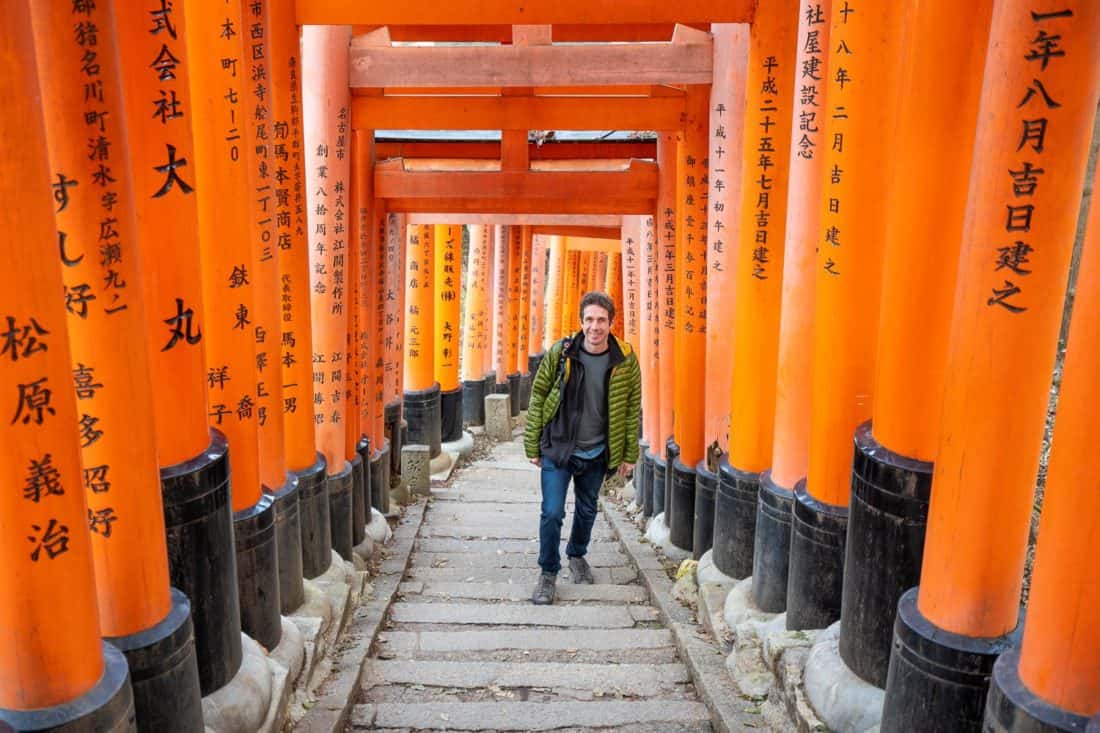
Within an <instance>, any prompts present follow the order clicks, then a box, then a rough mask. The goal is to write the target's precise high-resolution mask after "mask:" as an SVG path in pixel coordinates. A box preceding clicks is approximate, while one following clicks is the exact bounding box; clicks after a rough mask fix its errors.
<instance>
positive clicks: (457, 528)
mask: <svg viewBox="0 0 1100 733" xmlns="http://www.w3.org/2000/svg"><path fill="white" fill-rule="evenodd" d="M530 519H531V518H530V517H526V518H525V521H523V522H522V523H520V522H517V521H515V520H510V521H509V522H501V523H499V524H470V523H465V522H460V521H456V520H454V519H449V518H447V517H437V518H436V520H435V522H433V523H432V524H428V525H425V526H424V527H422V528H421V530H420V536H421V537H439V538H451V539H470V540H478V539H492V540H509V539H514V540H523V539H535V540H536V541H537V538H538V520H537V519H536V520H535V522H534V524H533V525H532V523H531V521H530ZM572 521H573V520H572V518H571V517H569V516H568V515H567V516H566V517H565V525H564V526H565V527H568V526H570V524H571V522H572ZM615 539H616V537H615V533H614V531H612V529H611V528H610V527H609V526H607V525H606V524H604V523H602V522H597V523H596V526H594V527H593V528H592V540H593V541H594V542H610V541H614V540H615Z"/></svg>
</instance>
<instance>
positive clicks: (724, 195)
mask: <svg viewBox="0 0 1100 733" xmlns="http://www.w3.org/2000/svg"><path fill="white" fill-rule="evenodd" d="M711 35H712V36H714V83H713V84H712V85H711V88H710V127H709V136H710V147H709V158H710V163H711V165H710V176H709V178H710V185H709V187H708V190H707V201H708V202H709V203H710V208H709V210H708V212H707V271H708V272H709V273H710V275H711V276H710V277H708V278H707V372H706V373H707V380H706V388H705V389H706V398H705V399H706V409H705V412H706V414H705V415H704V418H703V419H704V428H703V430H704V433H703V437H704V438H705V440H706V441H707V444H708V445H710V444H712V443H713V442H714V441H717V442H718V447H719V448H720V449H721V450H722V451H726V450H727V448H728V446H729V430H730V399H731V396H730V395H731V391H732V389H733V381H732V379H731V378H730V376H731V373H732V369H733V343H732V338H731V337H732V335H733V314H734V292H735V289H736V278H735V273H736V262H737V257H736V255H737V250H738V244H739V241H738V237H737V233H736V232H737V230H736V229H735V227H736V226H737V225H738V222H739V221H740V216H741V214H740V212H741V175H740V173H741V166H740V163H739V161H740V160H741V149H742V145H743V143H744V139H743V138H744V129H745V88H746V87H745V84H746V81H745V74H746V72H747V71H748V68H749V28H748V26H746V25H734V24H728V23H716V24H714V25H713V26H711ZM784 78H786V77H784ZM754 203H755V202H754Z"/></svg>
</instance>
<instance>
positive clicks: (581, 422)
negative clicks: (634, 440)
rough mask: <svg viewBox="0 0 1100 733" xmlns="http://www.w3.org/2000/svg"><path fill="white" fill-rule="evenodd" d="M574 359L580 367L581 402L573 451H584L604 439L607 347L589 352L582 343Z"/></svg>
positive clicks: (597, 444)
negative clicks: (602, 350)
mask: <svg viewBox="0 0 1100 733" xmlns="http://www.w3.org/2000/svg"><path fill="white" fill-rule="evenodd" d="M578 359H580V362H581V364H582V365H583V366H584V393H583V396H584V404H582V405H581V409H580V412H579V415H580V417H579V418H578V423H577V442H576V445H575V447H574V450H575V451H576V452H585V451H590V450H592V449H594V448H596V447H598V446H603V445H604V443H605V442H606V441H607V369H608V364H610V362H611V350H610V349H608V350H607V351H604V352H603V353H602V354H590V353H588V352H587V351H585V350H584V347H583V346H582V347H581V348H580V349H579V353H578Z"/></svg>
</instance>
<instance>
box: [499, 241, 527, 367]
mask: <svg viewBox="0 0 1100 733" xmlns="http://www.w3.org/2000/svg"><path fill="white" fill-rule="evenodd" d="M522 250H523V227H518V226H510V227H508V291H507V293H508V295H507V297H508V311H507V313H508V316H507V320H506V321H505V329H506V330H505V333H504V337H505V350H504V367H505V368H506V369H507V370H508V373H509V374H516V373H517V369H516V365H517V364H518V363H519V355H520V349H519V332H520V326H519V324H520V322H521V321H523V320H524V319H523V318H522V317H521V312H520V305H521V301H520V282H521V281H522V279H523V252H522ZM522 371H526V370H522ZM521 373H522V372H521Z"/></svg>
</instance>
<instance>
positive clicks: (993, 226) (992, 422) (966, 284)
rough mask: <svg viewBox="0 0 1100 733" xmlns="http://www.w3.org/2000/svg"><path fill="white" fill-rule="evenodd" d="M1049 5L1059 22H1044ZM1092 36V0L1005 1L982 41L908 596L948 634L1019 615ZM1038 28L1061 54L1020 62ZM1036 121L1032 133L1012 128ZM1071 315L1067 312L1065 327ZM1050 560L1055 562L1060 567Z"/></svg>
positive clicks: (1090, 75)
mask: <svg viewBox="0 0 1100 733" xmlns="http://www.w3.org/2000/svg"><path fill="white" fill-rule="evenodd" d="M1062 10H1070V11H1071V12H1072V13H1073V15H1072V17H1067V16H1064V15H1058V14H1054V15H1045V14H1044V13H1046V12H1048V11H1051V12H1053V11H1062ZM1033 13H1038V14H1039V15H1038V16H1037V17H1035V16H1033ZM1098 31H1100V7H1098V6H1097V5H1096V4H1095V3H1090V2H1083V1H1080V0H1078V1H1076V2H1065V3H1059V4H1058V5H1057V6H1053V5H1044V6H1043V7H1042V8H1038V9H1037V8H1036V6H1035V5H1034V4H1027V3H1024V2H1021V1H1019V0H1010V1H1009V2H1002V3H997V5H996V6H995V8H994V12H993V22H992V24H991V26H990V38H994V39H996V40H997V42H996V43H995V44H991V46H990V52H989V56H988V57H987V59H986V66H987V68H989V69H996V72H995V73H991V74H989V75H987V78H986V80H985V84H984V86H983V87H982V95H981V102H980V108H979V110H980V111H979V113H978V119H979V120H980V121H981V122H980V124H979V126H978V131H977V137H976V139H975V144H974V149H975V151H976V152H975V156H974V162H973V167H972V173H971V179H970V190H969V196H968V201H967V212H966V217H965V224H964V228H963V237H962V250H961V254H960V259H959V275H958V284H957V286H956V289H955V304H954V306H955V307H954V322H953V323H952V327H951V338H950V342H949V344H950V345H949V347H948V356H947V378H946V381H945V383H944V398H943V413H942V423H941V432H940V440H939V444H938V446H937V452H936V464H935V469H934V472H933V476H932V500H931V504H930V506H929V511H928V533H927V536H926V539H925V545H924V565H923V570H922V573H921V583H920V595H919V598H918V606H919V608H920V610H921V612H922V613H923V614H924V615H925V616H926V617H928V619H929V620H930V621H932V622H933V623H934V624H935V625H936V626H938V627H939V628H941V629H946V630H948V631H952V632H954V633H957V634H966V635H968V636H979V637H992V636H998V635H1001V634H1003V633H1005V632H1007V631H1009V630H1011V629H1012V628H1014V627H1015V626H1016V623H1017V619H1018V615H1019V604H1020V586H1021V582H1022V579H1023V569H1024V558H1025V554H1026V550H1027V536H1028V526H1029V523H1030V518H1031V511H1032V495H1033V492H1034V487H1035V476H1036V472H1037V470H1038V467H1039V454H1040V450H1041V447H1042V435H1043V424H1044V417H1045V415H1046V410H1047V401H1048V399H1049V389H1050V379H1051V376H1050V375H1051V368H1052V364H1053V358H1054V353H1055V346H1056V344H1057V339H1058V330H1059V327H1060V323H1061V318H1062V304H1063V296H1064V290H1065V285H1066V279H1067V272H1068V267H1069V260H1070V252H1071V249H1072V245H1073V237H1074V229H1075V225H1076V221H1077V214H1078V207H1079V202H1080V197H1081V192H1082V189H1083V185H1084V177H1085V166H1086V159H1087V155H1088V149H1089V139H1090V136H1091V134H1092V126H1093V120H1094V117H1095V114H1096V104H1097V97H1098V94H1100V47H1098V46H1097V44H1096V42H1095V39H1096V34H1097V32H1098ZM1040 34H1042V35H1043V37H1052V36H1058V37H1059V41H1058V46H1059V49H1057V50H1061V51H1063V52H1064V53H1065V56H1053V57H1042V56H1040V57H1036V58H1034V59H1029V58H1027V57H1028V55H1029V54H1030V53H1031V50H1032V49H1034V48H1039V49H1040V51H1042V48H1043V47H1042V44H1040V45H1039V46H1036V45H1035V44H1034V39H1035V38H1036V36H1037V35H1040ZM1044 58H1045V60H1044ZM1044 65H1045V66H1046V68H1043V66H1044ZM1036 80H1038V84H1037V83H1036ZM1039 85H1041V89H1040V86H1039ZM1042 90H1045V94H1044V92H1043V91H1042ZM1048 100H1049V101H1048ZM1054 104H1057V105H1060V106H1057V107H1055V106H1053V105H1054ZM1037 119H1043V120H1046V122H1045V127H1041V126H1040V127H1037V126H1036V124H1035V123H1029V122H1026V121H1027V120H1037ZM1039 169H1041V170H1042V173H1039V172H1038V171H1039ZM1021 170H1025V171H1026V170H1030V171H1031V172H1032V173H1033V175H1025V174H1020V173H1018V171H1021ZM1014 171H1015V172H1017V173H1014ZM1029 179H1030V180H1029ZM1030 207H1033V208H1030ZM1025 226H1026V231H1025ZM1084 275H1085V273H1082V279H1081V280H1080V281H1079V282H1081V283H1082V284H1084V283H1086V280H1085V279H1084ZM1089 285H1091V282H1090V283H1089ZM1083 287H1084V288H1085V289H1086V290H1087V288H1088V286H1087V285H1083ZM1013 309H1015V310H1013ZM1080 313H1081V311H1080V310H1078V308H1076V307H1075V308H1074V320H1075V321H1076V318H1077V316H1078V315H1080ZM1085 323H1086V324H1088V323H1089V320H1088V316H1086V317H1085ZM1071 343H1073V342H1071ZM1085 343H1087V342H1085ZM1084 345H1085V344H1084V343H1083V344H1082V346H1084ZM1024 355H1026V358H1022V356H1024ZM1067 384H1068V381H1067ZM1070 394H1071V395H1072V392H1071V393H1070ZM1067 404H1069V403H1068V402H1067V401H1066V396H1063V399H1062V401H1061V405H1062V406H1063V407H1064V406H1066V405H1067ZM1078 407H1079V408H1081V409H1092V408H1093V406H1092V405H1090V404H1087V403H1081V404H1079V405H1078ZM1078 407H1075V408H1073V409H1078ZM1069 425H1070V426H1073V425H1074V422H1073V419H1072V418H1071V420H1070V422H1069ZM1059 430H1060V432H1059V435H1060V436H1063V437H1065V438H1066V440H1068V441H1070V442H1069V443H1068V445H1069V446H1070V448H1071V454H1073V456H1074V459H1079V458H1080V456H1081V455H1082V454H1081V453H1072V447H1073V445H1074V444H1075V442H1074V441H1076V440H1078V439H1079V438H1077V437H1073V435H1074V431H1072V430H1062V428H1061V426H1059ZM1061 439H1062V438H1061V437H1056V438H1055V441H1056V442H1055V444H1056V445H1057V444H1058V443H1057V441H1058V440H1061ZM1061 470H1064V469H1060V472H1061ZM1063 475H1064V474H1063ZM1057 478H1059V479H1060V482H1063V481H1064V479H1061V477H1060V476H1059V477H1057ZM1074 488H1075V489H1076V488H1077V486H1074ZM1044 514H1045V513H1044ZM1083 559H1084V558H1082V560H1083ZM1089 559H1092V558H1089ZM1059 562H1060V563H1064V565H1063V567H1065V568H1069V567H1071V566H1072V565H1071V564H1072V563H1073V562H1075V559H1074V558H1073V556H1060V557H1059ZM1047 572H1049V570H1048V571H1047ZM1055 572H1056V573H1059V572H1060V571H1055ZM1047 577H1048V578H1049V577H1050V576H1047ZM1055 577H1056V578H1061V577H1063V576H1061V575H1055ZM1065 577H1066V578H1068V576H1065ZM1048 582H1049V581H1048ZM1065 590H1066V592H1068V590H1069V588H1068V586H1067V587H1066V588H1065ZM1044 619H1046V620H1052V619H1051V616H1049V615H1046V616H1044V615H1043V613H1042V612H1040V615H1039V617H1038V618H1037V619H1036V618H1035V617H1032V616H1031V615H1030V614H1029V618H1028V626H1029V627H1030V626H1031V625H1032V624H1033V623H1036V622H1038V623H1042V622H1043V621H1044ZM1047 633H1056V632H1055V630H1054V629H1051V630H1050V631H1049V632H1047ZM1034 638H1036V637H1033V640H1034ZM1040 638H1041V637H1040ZM1032 643H1034V641H1032ZM1083 648H1084V647H1083ZM1046 654H1049V655H1050V656H1045V655H1044V656H1043V657H1042V659H1044V660H1047V661H1039V662H1036V663H1037V664H1038V665H1040V666H1044V665H1045V666H1047V667H1049V666H1051V665H1053V666H1057V667H1059V668H1065V669H1066V670H1069V668H1070V667H1069V665H1068V664H1067V658H1066V656H1064V655H1058V654H1057V649H1056V648H1054V647H1052V648H1050V649H1049V651H1047V652H1046ZM1092 662H1093V667H1092V669H1093V671H1094V672H1095V659H1093V660H1092ZM1037 669H1038V668H1037V667H1031V668H1030V672H1029V674H1035V672H1036V671H1037ZM1092 679H1093V680H1095V679H1096V678H1095V676H1093V677H1092ZM1048 694H1049V688H1048Z"/></svg>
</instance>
